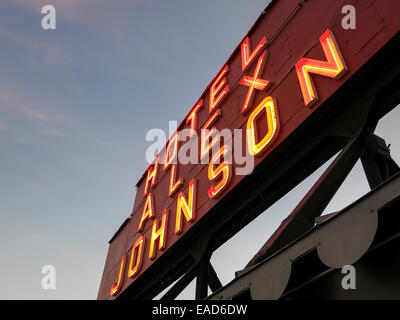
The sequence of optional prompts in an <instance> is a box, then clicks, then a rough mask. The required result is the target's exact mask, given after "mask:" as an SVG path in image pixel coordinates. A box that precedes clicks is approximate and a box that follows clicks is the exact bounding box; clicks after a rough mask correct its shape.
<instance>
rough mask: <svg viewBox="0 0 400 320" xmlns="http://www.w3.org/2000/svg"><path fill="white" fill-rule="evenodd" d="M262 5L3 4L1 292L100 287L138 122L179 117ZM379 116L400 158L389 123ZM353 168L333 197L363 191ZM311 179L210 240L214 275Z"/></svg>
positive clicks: (237, 262) (122, 208) (139, 132)
mask: <svg viewBox="0 0 400 320" xmlns="http://www.w3.org/2000/svg"><path fill="white" fill-rule="evenodd" d="M45 4H53V5H54V6H55V7H56V10H57V29H56V30H51V31H44V30H42V29H41V19H42V15H41V13H40V11H41V7H42V6H43V5H45ZM266 4H267V1H265V0H249V1H242V0H212V1H208V0H207V1H188V0H157V1H156V0H118V1H108V0H70V1H65V0H50V1H48V0H46V1H43V0H3V1H2V2H1V4H0V150H1V156H0V255H1V260H0V261H1V262H0V299H13V298H16V299H95V298H96V296H97V291H98V287H99V283H100V279H101V273H102V270H103V266H104V261H105V258H106V253H107V246H108V244H107V241H108V240H109V239H110V238H111V236H112V235H113V234H114V232H115V231H116V230H117V229H118V227H119V226H120V224H121V223H122V222H123V220H124V219H125V218H126V217H127V216H128V215H129V214H130V212H131V209H132V204H133V200H134V193H135V189H134V186H135V184H136V182H137V180H138V179H139V177H140V176H141V175H142V173H143V171H144V170H145V168H146V167H147V163H146V162H145V152H146V147H147V146H148V144H147V143H146V141H145V136H146V132H147V131H148V130H149V129H151V128H163V129H167V128H168V121H169V120H177V121H178V122H180V121H181V120H182V119H183V117H184V116H185V115H186V113H187V112H188V111H189V109H190V108H191V106H192V105H193V104H194V102H195V101H196V100H197V98H198V97H199V96H200V94H201V93H202V92H203V90H204V89H205V87H206V86H207V84H208V83H209V81H210V80H211V79H212V78H213V77H214V76H215V74H216V72H217V71H218V70H219V69H220V67H221V66H222V65H223V63H224V62H225V61H226V59H227V58H228V57H229V55H230V54H231V52H232V51H233V49H234V48H235V47H236V46H237V44H238V43H239V42H240V40H241V39H242V38H243V36H244V35H245V34H246V32H247V31H248V30H249V28H250V27H251V26H252V24H253V23H254V22H255V20H256V19H257V17H258V16H259V14H260V12H261V10H262V9H264V8H265V6H266ZM396 112H397V111H396ZM395 115H396V116H395V118H396V119H399V117H398V116H399V113H398V112H397V113H395ZM385 121H386V123H385V125H384V126H381V127H380V128H382V129H381V130H382V133H383V134H384V135H385V134H388V135H389V136H390V137H391V138H392V139H388V140H389V141H390V142H391V143H392V145H393V147H392V149H393V150H394V157H395V158H396V157H397V159H398V158H399V157H398V156H399V154H400V152H399V148H398V146H396V143H395V139H396V138H398V132H397V130H395V124H396V122H395V121H394V120H393V119H390V118H389V119H387V120H385ZM352 177H353V180H354V181H353V182H352V184H348V187H347V188H348V190H347V189H346V190H347V191H346V190H345V191H343V192H342V195H340V194H339V195H338V199H339V201H338V202H336V204H335V205H336V206H338V207H340V206H342V205H343V204H344V203H348V202H350V201H351V199H354V197H356V196H358V195H361V194H363V193H364V192H365V191H366V190H367V188H366V183H365V178H363V176H362V173H361V169H360V166H359V165H358V166H357V168H356V170H354V172H353V173H352ZM313 179H315V176H314V177H311V178H310V179H308V181H306V182H305V183H304V184H302V185H300V186H299V187H298V188H296V190H294V191H293V192H292V193H291V194H290V195H288V196H287V197H286V198H285V199H283V200H282V201H280V202H279V203H278V204H277V205H275V206H274V207H273V208H271V210H269V212H268V213H267V214H264V215H263V216H261V217H259V218H258V219H257V220H256V221H255V223H253V224H251V225H250V226H249V227H247V228H245V229H244V230H243V231H242V232H241V233H239V234H238V236H237V237H235V238H234V239H233V240H232V241H230V242H228V243H227V244H226V245H224V246H223V247H222V248H221V249H220V250H218V251H217V252H216V254H215V255H214V256H213V258H212V261H213V263H214V265H215V268H216V269H217V272H218V273H219V274H220V276H221V279H222V281H223V282H224V283H226V282H228V281H229V280H230V279H232V277H233V273H234V271H236V270H239V269H241V268H242V267H243V266H244V265H245V264H246V262H247V261H248V260H249V259H250V258H251V257H252V256H253V255H254V253H256V252H257V250H258V248H259V247H260V246H261V245H262V244H263V243H264V242H265V240H266V239H267V237H268V235H269V234H270V233H271V232H272V231H273V229H274V228H275V227H276V226H277V225H278V224H279V223H280V221H281V220H282V219H283V218H284V217H285V216H286V215H287V214H289V213H290V210H292V209H293V208H294V206H295V205H296V201H298V200H299V199H300V197H301V196H302V195H303V194H304V193H305V192H306V189H305V187H307V186H308V185H310V183H311V182H312V180H313ZM349 190H350V191H351V192H350V191H349ZM331 208H334V206H332V207H331ZM250 235H251V237H250ZM226 261H231V262H232V263H231V264H229V266H227V264H226ZM46 264H52V265H54V266H55V267H56V270H57V289H56V290H54V291H52V290H48V291H45V290H43V289H42V288H41V286H40V283H41V278H42V275H41V273H40V271H41V268H42V266H43V265H46ZM191 290H192V288H189V289H188V290H187V291H186V292H185V293H184V294H183V295H182V296H181V297H192V295H191V294H192V292H191Z"/></svg>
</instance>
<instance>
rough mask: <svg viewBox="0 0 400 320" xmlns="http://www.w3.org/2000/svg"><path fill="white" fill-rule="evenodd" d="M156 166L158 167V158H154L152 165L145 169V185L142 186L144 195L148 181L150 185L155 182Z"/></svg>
mask: <svg viewBox="0 0 400 320" xmlns="http://www.w3.org/2000/svg"><path fill="white" fill-rule="evenodd" d="M157 168H158V159H157V160H156V162H155V164H154V165H152V166H151V167H149V168H148V169H147V178H146V185H145V187H144V194H143V196H144V197H145V196H146V194H147V191H148V189H149V182H150V181H151V185H150V186H151V187H153V186H154V184H155V183H156V176H157Z"/></svg>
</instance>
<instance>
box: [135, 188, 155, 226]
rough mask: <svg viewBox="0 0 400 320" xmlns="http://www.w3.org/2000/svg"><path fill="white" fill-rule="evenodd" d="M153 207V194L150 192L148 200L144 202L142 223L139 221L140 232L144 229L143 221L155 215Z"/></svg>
mask: <svg viewBox="0 0 400 320" xmlns="http://www.w3.org/2000/svg"><path fill="white" fill-rule="evenodd" d="M153 207H154V205H153V197H152V196H151V192H150V193H149V194H148V196H147V198H146V202H145V203H144V207H143V211H142V217H141V218H140V223H139V228H138V231H139V232H142V231H143V222H145V221H146V219H150V218H153V217H154V209H153Z"/></svg>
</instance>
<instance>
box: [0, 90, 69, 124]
mask: <svg viewBox="0 0 400 320" xmlns="http://www.w3.org/2000/svg"><path fill="white" fill-rule="evenodd" d="M47 98H48V97H47ZM47 98H46V99H47ZM0 111H3V112H7V113H9V114H13V115H17V116H21V117H24V118H26V119H28V120H35V121H40V122H48V123H58V124H62V125H70V124H71V123H72V122H71V119H70V118H68V117H67V116H66V115H65V114H63V113H61V112H59V111H58V110H56V109H55V108H54V107H51V106H49V102H47V101H46V100H45V99H40V98H38V97H37V96H34V95H32V94H30V93H29V92H28V91H27V90H24V89H22V88H17V87H12V86H10V85H7V86H5V85H4V84H2V85H1V86H0Z"/></svg>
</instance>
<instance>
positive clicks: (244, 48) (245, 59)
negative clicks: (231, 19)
mask: <svg viewBox="0 0 400 320" xmlns="http://www.w3.org/2000/svg"><path fill="white" fill-rule="evenodd" d="M266 43H267V40H266V39H265V37H263V38H262V39H261V41H260V42H259V43H258V45H257V47H256V48H255V49H254V50H253V52H252V53H251V55H250V43H249V37H246V39H244V40H243V42H242V44H241V46H240V47H241V56H242V71H244V69H246V68H247V66H248V65H249V64H250V63H251V61H252V60H253V59H254V58H255V57H256V56H257V54H258V53H259V52H260V51H261V49H262V48H263V47H264V46H265V44H266Z"/></svg>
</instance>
